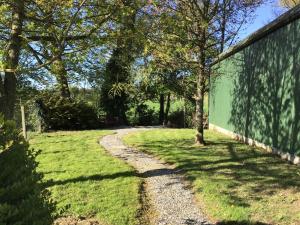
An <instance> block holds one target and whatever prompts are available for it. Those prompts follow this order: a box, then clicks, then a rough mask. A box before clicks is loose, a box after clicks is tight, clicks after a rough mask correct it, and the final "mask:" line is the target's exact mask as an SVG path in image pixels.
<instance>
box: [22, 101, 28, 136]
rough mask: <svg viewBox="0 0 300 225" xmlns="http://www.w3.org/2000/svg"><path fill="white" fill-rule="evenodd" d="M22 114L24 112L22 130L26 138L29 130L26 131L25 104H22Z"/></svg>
mask: <svg viewBox="0 0 300 225" xmlns="http://www.w3.org/2000/svg"><path fill="white" fill-rule="evenodd" d="M21 114H22V130H23V136H24V138H25V140H26V139H27V131H26V121H25V108H24V106H23V105H21Z"/></svg>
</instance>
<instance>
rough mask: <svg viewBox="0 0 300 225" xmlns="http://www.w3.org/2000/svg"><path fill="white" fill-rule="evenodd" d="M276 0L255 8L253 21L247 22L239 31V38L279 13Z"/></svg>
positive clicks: (263, 24) (250, 32)
mask: <svg viewBox="0 0 300 225" xmlns="http://www.w3.org/2000/svg"><path fill="white" fill-rule="evenodd" d="M277 2H278V1H277V0H274V1H270V2H269V3H266V4H264V5H262V6H261V7H259V8H258V9H257V10H256V18H255V19H254V21H253V23H251V24H248V25H247V27H246V28H245V29H244V30H243V31H241V32H240V40H242V39H244V38H246V37H247V36H249V35H250V34H252V33H253V32H255V31H256V30H258V29H259V28H261V27H263V26H265V25H267V24H268V23H270V22H271V21H272V20H274V19H275V18H276V17H277V16H278V15H279V14H280V12H279V11H280V9H279V7H278V3H277Z"/></svg>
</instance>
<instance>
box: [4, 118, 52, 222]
mask: <svg viewBox="0 0 300 225" xmlns="http://www.w3.org/2000/svg"><path fill="white" fill-rule="evenodd" d="M18 133H19V132H18V131H17V130H16V128H15V124H14V123H13V122H11V121H6V122H5V121H4V119H3V117H2V116H0V171H1V173H0V224H1V225H2V224H4V225H29V224H30V225H48V224H49V225H50V224H52V222H53V219H54V215H53V214H52V212H53V211H54V210H55V207H54V206H55V205H54V203H52V202H51V200H50V198H49V193H48V192H47V191H46V190H43V188H42V185H43V184H42V174H40V173H38V172H36V168H37V163H36V161H35V157H36V156H37V154H38V153H37V152H35V151H34V150H30V149H29V146H28V143H27V142H26V141H25V140H24V139H23V138H22V137H21V136H20V135H19V134H18Z"/></svg>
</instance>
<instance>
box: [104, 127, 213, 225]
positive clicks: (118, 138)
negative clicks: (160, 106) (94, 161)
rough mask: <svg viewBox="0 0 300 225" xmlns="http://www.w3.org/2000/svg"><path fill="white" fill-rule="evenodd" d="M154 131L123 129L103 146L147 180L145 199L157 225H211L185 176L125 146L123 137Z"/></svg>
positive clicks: (105, 138) (110, 137)
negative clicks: (153, 212) (146, 198)
mask: <svg viewBox="0 0 300 225" xmlns="http://www.w3.org/2000/svg"><path fill="white" fill-rule="evenodd" d="M146 129H153V128H123V129H117V130H116V134H114V135H108V136H105V137H104V138H103V139H102V140H101V141H100V144H101V145H102V146H103V147H104V148H105V149H106V150H107V151H108V152H109V153H110V154H112V155H113V156H115V157H118V158H121V159H123V160H125V161H126V162H127V163H128V164H129V165H131V166H133V167H134V168H135V169H136V170H137V172H138V173H139V175H140V176H141V177H142V178H143V179H144V181H145V183H146V185H145V187H146V190H145V191H146V195H147V197H148V198H149V201H150V205H151V206H152V207H153V209H152V210H154V211H155V215H156V216H155V218H154V221H152V222H151V223H153V224H157V225H177V224H187V225H209V224H210V223H209V222H207V220H206V219H205V216H204V215H203V213H202V212H201V211H200V208H199V207H198V206H197V204H196V202H195V200H194V195H193V193H192V191H191V190H190V189H189V188H188V187H187V185H186V184H185V182H184V179H183V177H182V175H180V174H178V172H176V170H174V169H173V168H172V167H171V166H170V165H167V164H165V163H163V162H162V161H160V160H158V159H156V158H154V157H153V156H151V155H148V154H146V153H143V152H139V151H136V150H135V149H132V148H129V147H127V146H125V145H124V144H123V142H122V137H123V136H124V135H126V134H129V133H131V132H136V131H141V130H146Z"/></svg>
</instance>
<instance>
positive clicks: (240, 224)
mask: <svg viewBox="0 0 300 225" xmlns="http://www.w3.org/2000/svg"><path fill="white" fill-rule="evenodd" d="M216 225H271V224H267V223H262V222H249V221H221V222H217V223H216Z"/></svg>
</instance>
